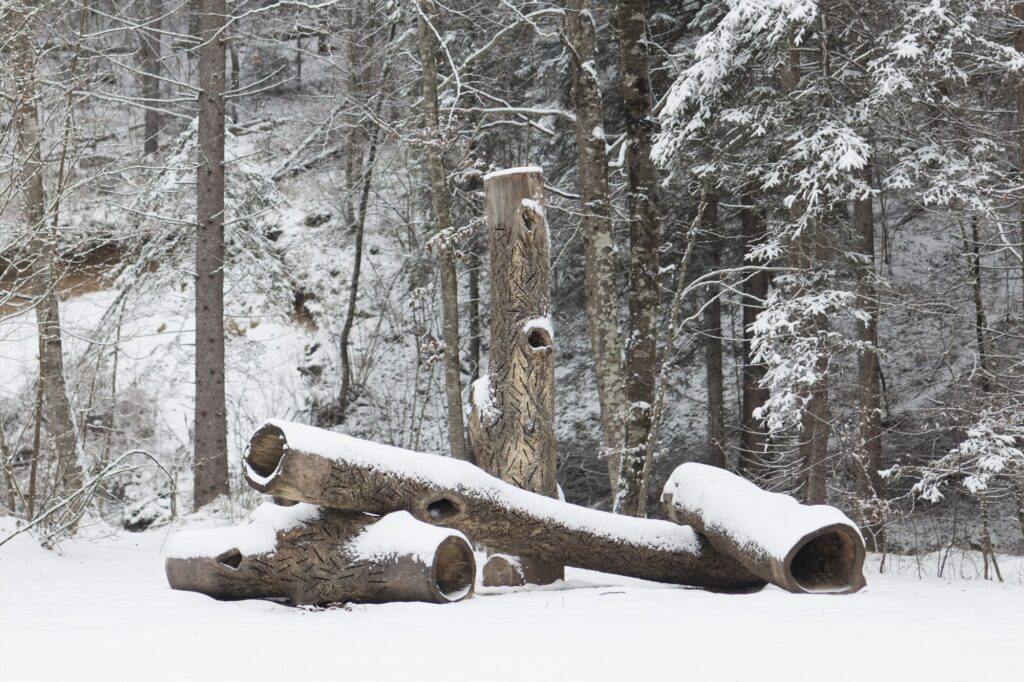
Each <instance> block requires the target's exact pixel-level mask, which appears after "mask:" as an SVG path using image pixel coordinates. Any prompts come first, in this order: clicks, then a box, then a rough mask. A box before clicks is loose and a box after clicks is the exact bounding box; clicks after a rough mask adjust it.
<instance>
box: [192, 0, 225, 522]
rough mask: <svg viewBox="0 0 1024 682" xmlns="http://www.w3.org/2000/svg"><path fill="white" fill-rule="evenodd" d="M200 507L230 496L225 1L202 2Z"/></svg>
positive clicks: (198, 207) (198, 184) (198, 306)
mask: <svg viewBox="0 0 1024 682" xmlns="http://www.w3.org/2000/svg"><path fill="white" fill-rule="evenodd" d="M197 11H198V14H199V16H198V26H199V41H200V44H199V165H198V167H197V169H196V192H197V194H196V306H195V308H196V349H195V352H196V360H195V370H196V375H195V376H196V405H195V431H196V434H195V464H194V466H195V470H194V472H193V476H194V485H195V487H194V491H193V504H194V506H195V508H196V509H198V508H199V507H202V506H203V505H205V504H208V503H209V502H212V501H213V500H215V499H216V498H217V497H218V496H219V495H225V494H227V493H228V492H229V489H230V487H229V485H228V453H227V449H228V445H227V410H226V406H225V398H224V84H225V83H224V79H225V69H224V33H223V29H224V22H225V13H226V8H225V1H224V0H200V1H199V3H198V8H197Z"/></svg>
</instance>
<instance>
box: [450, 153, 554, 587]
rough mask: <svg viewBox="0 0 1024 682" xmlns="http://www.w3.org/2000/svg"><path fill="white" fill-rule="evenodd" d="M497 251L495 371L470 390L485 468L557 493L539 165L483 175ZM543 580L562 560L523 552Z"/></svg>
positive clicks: (548, 271) (475, 444)
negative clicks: (544, 559)
mask: <svg viewBox="0 0 1024 682" xmlns="http://www.w3.org/2000/svg"><path fill="white" fill-rule="evenodd" d="M484 192H485V195H486V202H487V226H488V232H489V234H490V253H491V258H490V260H491V345H490V358H489V362H488V365H489V374H488V376H487V377H486V378H484V379H483V380H481V381H478V382H476V383H475V384H474V385H473V388H472V389H471V391H470V393H471V405H472V407H471V409H470V423H471V424H472V426H471V428H470V434H471V436H472V439H473V451H474V453H475V455H476V462H477V464H478V465H479V466H480V468H482V469H483V470H484V471H486V472H487V473H489V474H491V475H493V476H496V477H498V478H500V479H501V480H503V481H507V482H508V483H511V484H513V485H515V486H517V487H519V488H522V489H524V490H529V491H530V492H534V493H539V494H541V495H547V496H548V497H557V496H558V484H557V481H556V479H555V476H556V473H557V471H558V457H557V441H556V439H555V342H554V334H553V331H552V328H551V320H550V317H549V316H550V313H551V266H550V262H551V253H550V249H551V245H550V244H549V242H548V226H547V222H546V221H545V218H544V176H543V174H542V173H541V171H540V169H539V168H538V169H522V170H518V169H517V170H516V171H513V172H503V171H499V172H497V173H492V174H490V175H487V176H486V177H485V178H484ZM522 561H523V563H524V564H527V565H530V566H529V568H528V569H527V570H526V573H528V574H529V575H531V576H532V577H534V578H537V579H538V581H539V582H540V583H542V584H544V583H550V582H553V581H555V580H559V579H561V578H562V577H563V575H564V572H563V568H562V567H561V566H559V565H546V564H544V562H542V561H538V560H535V559H532V558H531V559H527V558H524V559H523V560H522Z"/></svg>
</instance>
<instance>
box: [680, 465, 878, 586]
mask: <svg viewBox="0 0 1024 682" xmlns="http://www.w3.org/2000/svg"><path fill="white" fill-rule="evenodd" d="M662 501H663V502H664V503H665V509H666V511H667V512H668V514H669V517H670V518H672V519H673V520H674V521H676V522H678V523H681V524H686V525H689V526H692V527H694V528H696V529H697V530H698V531H700V532H701V533H702V534H703V535H704V536H705V537H706V538H707V539H708V541H709V542H710V543H711V544H712V546H714V548H715V549H717V550H718V551H719V552H721V553H723V554H725V555H727V556H730V557H732V558H734V559H736V560H737V561H739V562H740V563H742V564H743V565H744V566H745V567H746V568H747V570H749V571H750V572H751V573H753V574H754V575H757V576H760V577H761V578H763V579H764V580H767V581H768V582H770V583H772V584H775V585H778V586H779V587H781V588H783V589H786V590H789V591H790V592H827V593H834V594H845V593H849V592H856V591H858V590H859V589H861V588H862V587H864V585H865V584H866V583H865V580H864V573H863V569H864V539H863V538H862V537H861V534H860V531H859V530H858V529H857V526H856V525H854V523H853V522H852V521H850V519H848V518H847V517H846V515H845V514H843V513H842V512H841V511H839V510H838V509H836V508H835V507H829V506H827V505H814V506H806V505H802V504H800V503H799V502H797V501H796V500H795V499H793V498H792V497H790V496H788V495H782V494H780V493H771V492H768V491H766V490H762V489H761V488H758V487H757V486H756V485H754V484H753V483H751V482H750V481H747V480H746V479H744V478H742V477H740V476H736V475H735V474H732V473H730V472H728V471H725V470H724V469H719V468H717V467H713V466H708V465H706V464H696V463H690V464H683V465H682V466H680V467H678V468H677V469H676V470H675V472H674V473H673V474H672V476H671V477H670V478H669V480H668V483H667V484H666V485H665V492H664V493H663V496H662Z"/></svg>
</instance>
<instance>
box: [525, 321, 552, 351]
mask: <svg viewBox="0 0 1024 682" xmlns="http://www.w3.org/2000/svg"><path fill="white" fill-rule="evenodd" d="M526 342H527V343H528V344H530V348H533V349H534V350H540V349H542V348H548V347H550V346H551V335H550V334H548V330H547V329H544V328H543V327H532V328H531V329H529V330H528V331H527V332H526Z"/></svg>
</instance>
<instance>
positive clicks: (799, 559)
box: [790, 531, 857, 592]
mask: <svg viewBox="0 0 1024 682" xmlns="http://www.w3.org/2000/svg"><path fill="white" fill-rule="evenodd" d="M856 551H857V550H856V546H855V543H854V541H853V539H852V538H851V537H850V536H849V535H847V534H846V533H841V532H838V531H831V532H827V533H823V534H821V535H819V536H817V537H815V538H813V539H811V540H810V541H809V542H807V543H806V544H805V545H804V546H803V547H801V548H800V549H799V550H798V551H797V553H796V554H795V555H794V556H793V561H792V562H791V563H790V572H791V573H792V575H793V579H794V580H795V581H796V582H797V584H799V585H800V587H801V588H803V589H805V590H807V591H808V592H842V591H845V590H848V589H850V588H852V587H853V586H854V583H855V582H856V580H857V575H856V571H855V570H854V566H855V565H856V563H857V562H856V561H855V555H856Z"/></svg>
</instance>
